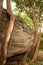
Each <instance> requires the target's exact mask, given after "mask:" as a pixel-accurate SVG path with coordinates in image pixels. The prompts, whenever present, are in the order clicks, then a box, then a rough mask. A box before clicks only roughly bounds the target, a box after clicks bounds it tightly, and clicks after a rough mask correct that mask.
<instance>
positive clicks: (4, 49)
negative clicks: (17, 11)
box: [0, 0, 15, 65]
mask: <svg viewBox="0 0 43 65" xmlns="http://www.w3.org/2000/svg"><path fill="white" fill-rule="evenodd" d="M6 1H7V11H8V13H9V15H10V21H9V23H8V27H7V30H6V33H5V38H4V42H3V45H2V52H1V65H5V63H6V58H7V52H8V51H7V50H8V42H9V39H10V36H11V32H12V30H13V26H14V20H15V18H14V15H13V13H12V10H11V3H10V0H6ZM0 3H1V6H0V7H2V8H3V6H2V3H3V1H0ZM2 8H1V11H2ZM0 15H1V14H0Z"/></svg>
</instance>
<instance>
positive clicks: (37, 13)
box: [12, 0, 43, 62]
mask: <svg viewBox="0 0 43 65" xmlns="http://www.w3.org/2000/svg"><path fill="white" fill-rule="evenodd" d="M12 1H14V2H15V3H16V7H17V8H18V9H19V12H21V11H25V12H26V14H27V16H28V17H30V18H31V19H32V21H33V24H34V28H35V41H34V46H33V48H34V47H35V46H36V51H35V55H34V56H33V59H32V60H31V62H34V61H35V60H36V57H37V52H38V48H39V43H40V40H39V39H40V34H39V33H38V29H39V26H40V25H41V21H42V18H41V15H42V12H43V1H42V0H41V1H40V0H20V1H19V0H12ZM40 18H41V20H40Z"/></svg>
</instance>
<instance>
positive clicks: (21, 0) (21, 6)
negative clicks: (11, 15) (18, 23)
mask: <svg viewBox="0 0 43 65" xmlns="http://www.w3.org/2000/svg"><path fill="white" fill-rule="evenodd" d="M12 1H13V2H14V3H16V11H17V13H18V14H19V12H20V13H21V12H23V11H25V12H26V14H27V16H28V17H29V18H31V19H32V3H34V11H35V16H36V20H37V22H38V25H39V26H40V24H39V23H40V22H41V21H43V20H42V16H41V15H42V13H43V0H12ZM39 17H40V21H39ZM23 19H25V17H23ZM25 22H28V20H27V21H25ZM30 24H31V23H30ZM30 24H29V25H30ZM32 25H33V24H32Z"/></svg>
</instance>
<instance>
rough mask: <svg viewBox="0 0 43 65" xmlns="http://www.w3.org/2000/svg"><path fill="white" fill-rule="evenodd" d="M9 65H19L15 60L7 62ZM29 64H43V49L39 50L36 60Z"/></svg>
mask: <svg viewBox="0 0 43 65" xmlns="http://www.w3.org/2000/svg"><path fill="white" fill-rule="evenodd" d="M7 65H17V64H14V61H13V62H11V61H10V62H8V63H7ZM29 65H43V50H40V51H39V52H38V57H37V60H36V62H35V63H32V64H29Z"/></svg>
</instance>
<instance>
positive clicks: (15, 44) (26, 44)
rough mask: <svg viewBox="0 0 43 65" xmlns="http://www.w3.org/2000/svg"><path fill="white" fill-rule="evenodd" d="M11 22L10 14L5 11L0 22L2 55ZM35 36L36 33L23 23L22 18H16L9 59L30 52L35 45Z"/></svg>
mask: <svg viewBox="0 0 43 65" xmlns="http://www.w3.org/2000/svg"><path fill="white" fill-rule="evenodd" d="M9 20H10V17H9V14H8V13H7V11H6V10H5V9H3V11H2V16H1V20H0V53H1V46H2V44H3V41H4V36H5V31H6V29H7V26H8V22H9ZM34 36H35V35H34V31H33V30H32V29H31V28H30V27H29V26H27V25H26V23H24V22H23V20H22V18H21V17H19V16H16V19H15V22H14V28H13V31H12V34H11V38H10V40H9V45H8V57H11V56H13V55H16V54H21V53H25V52H27V51H29V50H30V49H31V47H32V45H33V44H34Z"/></svg>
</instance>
